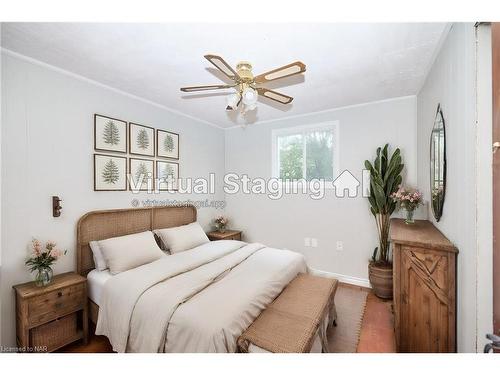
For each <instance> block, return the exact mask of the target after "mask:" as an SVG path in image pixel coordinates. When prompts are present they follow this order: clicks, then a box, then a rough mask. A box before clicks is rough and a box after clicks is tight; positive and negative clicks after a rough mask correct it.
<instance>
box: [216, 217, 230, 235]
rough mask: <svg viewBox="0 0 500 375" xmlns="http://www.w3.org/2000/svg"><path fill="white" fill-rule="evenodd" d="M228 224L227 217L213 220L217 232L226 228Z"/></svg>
mask: <svg viewBox="0 0 500 375" xmlns="http://www.w3.org/2000/svg"><path fill="white" fill-rule="evenodd" d="M228 223H229V219H228V218H227V217H224V216H217V217H216V218H215V219H214V225H215V227H216V228H217V229H218V230H219V231H222V230H224V229H226V226H227V224H228Z"/></svg>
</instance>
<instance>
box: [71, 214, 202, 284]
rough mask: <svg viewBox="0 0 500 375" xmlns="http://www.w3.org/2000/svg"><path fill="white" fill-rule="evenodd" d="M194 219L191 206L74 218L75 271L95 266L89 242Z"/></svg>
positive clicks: (170, 225)
mask: <svg viewBox="0 0 500 375" xmlns="http://www.w3.org/2000/svg"><path fill="white" fill-rule="evenodd" d="M195 221H196V208H195V207H194V206H191V205H186V206H182V207H179V206H171V207H170V206H169V207H152V208H132V209H119V210H104V211H91V212H88V213H86V214H85V215H83V216H82V217H81V218H80V220H78V226H77V236H76V237H77V243H76V246H77V261H76V262H77V272H78V273H79V274H80V275H82V276H86V275H87V274H88V273H89V272H90V271H92V270H93V269H94V268H95V266H94V259H93V258H92V251H91V250H90V246H89V242H90V241H99V240H104V239H106V238H111V237H118V236H125V235H127V234H133V233H139V232H144V231H147V230H154V229H160V228H171V227H177V226H179V225H185V224H189V223H193V222H195Z"/></svg>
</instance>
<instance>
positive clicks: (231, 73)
mask: <svg viewBox="0 0 500 375" xmlns="http://www.w3.org/2000/svg"><path fill="white" fill-rule="evenodd" d="M205 58H206V59H207V60H208V61H210V62H211V63H212V64H213V65H214V66H215V67H216V68H217V69H219V70H220V71H221V72H222V73H223V74H224V75H225V76H227V77H228V78H229V79H231V80H232V81H233V83H231V84H228V85H206V86H189V87H181V91H183V92H196V91H208V90H222V89H234V90H235V91H234V92H233V93H232V94H230V95H229V96H228V97H227V106H226V110H228V111H231V110H235V109H237V108H238V106H239V105H240V103H242V102H243V104H244V106H245V108H244V111H251V110H254V109H255V108H256V104H257V99H258V96H259V95H262V96H263V97H266V98H268V99H271V100H274V101H276V102H278V103H281V104H289V103H291V102H292V100H293V98H292V97H291V96H288V95H284V94H281V93H279V92H276V91H273V90H269V89H266V88H265V87H260V85H262V84H265V83H267V82H270V81H274V80H277V79H280V78H284V77H289V76H293V75H295V74H300V73H304V72H305V71H306V66H305V64H304V63H302V62H301V61H295V62H293V63H291V64H288V65H284V66H282V67H279V68H277V69H273V70H270V71H268V72H265V73H262V74H259V75H258V76H254V75H253V73H252V64H250V63H249V62H248V61H241V62H239V63H238V64H237V65H236V70H234V69H233V68H231V66H230V65H229V64H228V63H227V62H226V61H225V60H224V59H223V58H222V57H220V56H217V55H205Z"/></svg>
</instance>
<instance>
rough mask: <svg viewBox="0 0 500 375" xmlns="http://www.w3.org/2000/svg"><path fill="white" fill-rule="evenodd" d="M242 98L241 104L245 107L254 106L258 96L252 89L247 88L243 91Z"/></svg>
mask: <svg viewBox="0 0 500 375" xmlns="http://www.w3.org/2000/svg"><path fill="white" fill-rule="evenodd" d="M242 96H243V104H245V105H246V106H255V104H256V103H257V99H258V97H259V94H258V93H257V91H256V90H254V89H253V88H251V87H247V88H245V89H244V90H243V95H242Z"/></svg>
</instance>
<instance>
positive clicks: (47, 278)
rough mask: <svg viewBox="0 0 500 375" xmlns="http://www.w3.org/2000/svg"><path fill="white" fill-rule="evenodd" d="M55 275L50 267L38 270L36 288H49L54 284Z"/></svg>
mask: <svg viewBox="0 0 500 375" xmlns="http://www.w3.org/2000/svg"><path fill="white" fill-rule="evenodd" d="M53 276H54V273H53V272H52V268H50V267H41V268H39V269H38V270H37V273H36V276H35V284H36V286H40V287H42V286H47V285H49V284H50V283H51V282H52V277H53Z"/></svg>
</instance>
